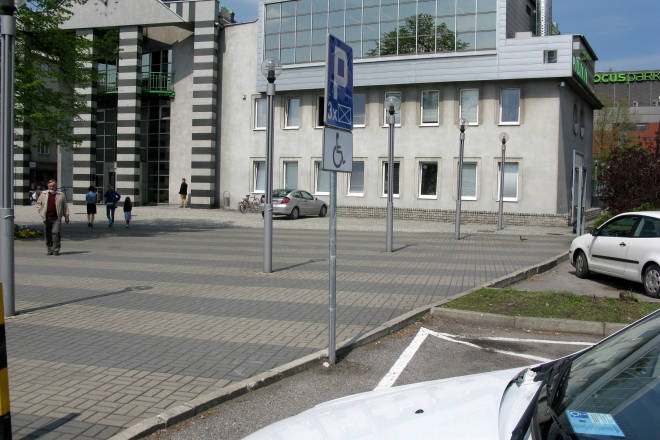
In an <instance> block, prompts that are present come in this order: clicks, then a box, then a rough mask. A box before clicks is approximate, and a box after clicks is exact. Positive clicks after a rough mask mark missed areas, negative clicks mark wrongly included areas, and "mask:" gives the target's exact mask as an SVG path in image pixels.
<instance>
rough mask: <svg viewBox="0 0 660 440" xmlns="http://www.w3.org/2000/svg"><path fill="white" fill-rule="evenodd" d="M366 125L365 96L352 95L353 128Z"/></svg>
mask: <svg viewBox="0 0 660 440" xmlns="http://www.w3.org/2000/svg"><path fill="white" fill-rule="evenodd" d="M366 124H367V95H364V94H355V95H353V127H364V126H365V125H366Z"/></svg>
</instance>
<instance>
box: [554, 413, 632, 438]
mask: <svg viewBox="0 0 660 440" xmlns="http://www.w3.org/2000/svg"><path fill="white" fill-rule="evenodd" d="M566 414H568V420H569V421H570V422H571V426H572V427H573V431H574V432H575V433H576V434H591V435H609V436H611V437H625V435H624V434H623V431H621V428H619V425H617V423H616V421H615V420H614V417H612V416H611V415H609V414H599V413H587V412H581V411H572V410H570V409H569V410H566Z"/></svg>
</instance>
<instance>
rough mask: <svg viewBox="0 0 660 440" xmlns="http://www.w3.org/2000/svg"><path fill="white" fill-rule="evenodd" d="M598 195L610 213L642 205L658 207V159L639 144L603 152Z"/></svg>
mask: <svg viewBox="0 0 660 440" xmlns="http://www.w3.org/2000/svg"><path fill="white" fill-rule="evenodd" d="M601 183H602V186H601V188H600V189H599V191H598V196H599V198H600V200H601V201H602V202H603V205H604V206H605V207H606V208H607V210H608V211H609V212H610V214H619V213H621V212H627V211H632V210H634V209H635V208H637V207H639V206H642V205H645V204H646V206H653V207H660V159H659V158H658V157H657V156H654V155H653V154H652V153H651V152H649V150H647V149H646V148H643V147H639V146H631V147H614V148H612V149H610V150H609V151H607V153H605V155H604V160H603V167H602V171H601Z"/></svg>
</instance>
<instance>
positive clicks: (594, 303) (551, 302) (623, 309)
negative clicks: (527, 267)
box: [442, 289, 660, 324]
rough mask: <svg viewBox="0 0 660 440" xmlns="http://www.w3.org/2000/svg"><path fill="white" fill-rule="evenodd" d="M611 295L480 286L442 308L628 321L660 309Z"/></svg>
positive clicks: (601, 320)
mask: <svg viewBox="0 0 660 440" xmlns="http://www.w3.org/2000/svg"><path fill="white" fill-rule="evenodd" d="M635 299H636V297H635V296H634V294H633V295H632V298H631V299H630V300H627V301H624V300H620V299H610V298H596V297H593V298H589V297H585V296H579V295H575V294H573V293H570V292H526V291H520V290H510V289H480V290H477V291H475V292H472V293H470V294H468V295H465V296H463V297H461V298H458V299H455V300H453V301H451V302H448V303H446V304H444V305H443V306H442V307H447V308H451V309H460V310H471V311H474V312H483V313H498V314H501V315H508V316H531V317H536V318H561V319H577V320H582V321H596V322H618V323H624V324H629V323H631V322H634V321H636V320H637V319H639V318H642V317H643V316H646V315H648V314H649V313H651V312H653V311H655V310H657V309H660V303H648V302H642V301H636V300H635Z"/></svg>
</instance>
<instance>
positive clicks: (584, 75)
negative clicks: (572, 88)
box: [573, 56, 589, 84]
mask: <svg viewBox="0 0 660 440" xmlns="http://www.w3.org/2000/svg"><path fill="white" fill-rule="evenodd" d="M573 71H574V72H575V73H577V76H579V77H580V79H581V80H582V82H584V83H585V84H588V83H589V72H588V71H587V68H586V67H584V64H582V61H580V57H576V56H574V57H573Z"/></svg>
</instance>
